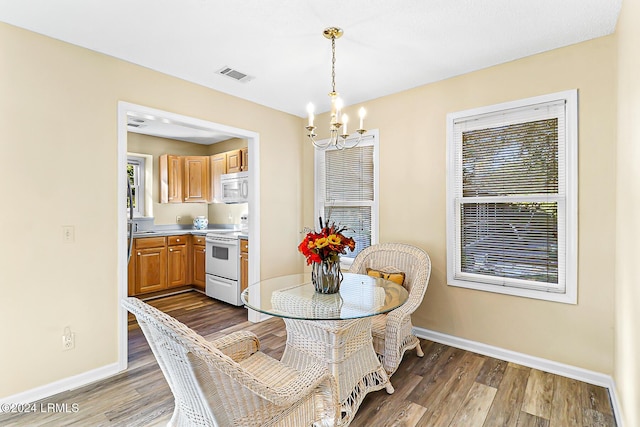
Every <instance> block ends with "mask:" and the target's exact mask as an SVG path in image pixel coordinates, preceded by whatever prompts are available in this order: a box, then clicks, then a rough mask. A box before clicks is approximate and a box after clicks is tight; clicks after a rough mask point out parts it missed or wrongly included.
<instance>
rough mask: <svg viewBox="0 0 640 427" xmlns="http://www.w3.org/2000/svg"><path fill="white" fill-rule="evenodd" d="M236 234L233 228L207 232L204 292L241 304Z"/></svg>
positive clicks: (231, 302) (218, 298) (225, 300)
mask: <svg viewBox="0 0 640 427" xmlns="http://www.w3.org/2000/svg"><path fill="white" fill-rule="evenodd" d="M238 234H239V233H238V232H237V231H234V230H221V231H214V232H211V233H207V237H206V249H205V251H206V252H205V254H206V262H205V272H206V276H207V283H206V287H205V294H206V295H207V296H209V297H211V298H215V299H217V300H220V301H224V302H226V303H229V304H233V305H236V306H240V305H242V301H241V300H240V282H239V278H240V277H239V276H240V273H239V270H240V250H239V248H240V246H239V242H238Z"/></svg>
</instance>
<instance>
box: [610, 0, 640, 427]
mask: <svg viewBox="0 0 640 427" xmlns="http://www.w3.org/2000/svg"><path fill="white" fill-rule="evenodd" d="M638 22H640V4H639V3H638V2H637V1H625V2H624V3H623V8H622V13H621V15H620V20H619V22H618V31H617V36H618V158H617V161H618V167H617V196H618V197H617V205H616V208H617V246H616V254H617V259H616V261H617V263H616V322H615V331H616V335H615V380H616V384H617V388H618V392H619V396H620V401H621V402H622V407H623V411H624V417H625V421H626V425H627V426H640V364H639V363H638V357H639V355H640V310H639V309H638V308H639V307H640V286H639V285H640V270H639V269H638V260H639V259H640V249H639V248H638V242H640V217H639V216H638V212H640V184H639V183H640V167H639V166H638V165H639V164H640V121H639V120H638V119H639V118H640V80H639V79H638V76H640V54H639V53H638V46H640V27H639V26H638Z"/></svg>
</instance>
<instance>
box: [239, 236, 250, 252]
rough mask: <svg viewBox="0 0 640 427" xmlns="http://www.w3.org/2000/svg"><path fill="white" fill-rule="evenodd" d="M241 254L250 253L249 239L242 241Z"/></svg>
mask: <svg viewBox="0 0 640 427" xmlns="http://www.w3.org/2000/svg"><path fill="white" fill-rule="evenodd" d="M240 252H249V241H248V240H247V239H240Z"/></svg>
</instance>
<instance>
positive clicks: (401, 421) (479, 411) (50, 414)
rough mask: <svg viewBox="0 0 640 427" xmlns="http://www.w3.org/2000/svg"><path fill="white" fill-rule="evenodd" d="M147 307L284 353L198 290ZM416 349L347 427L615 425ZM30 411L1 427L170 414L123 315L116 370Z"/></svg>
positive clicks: (162, 385) (163, 386) (570, 398)
mask: <svg viewBox="0 0 640 427" xmlns="http://www.w3.org/2000/svg"><path fill="white" fill-rule="evenodd" d="M149 303H150V304H151V305H153V306H155V307H157V308H159V309H160V310H162V311H164V312H166V313H169V314H170V315H172V316H173V317H175V318H177V319H178V320H180V321H182V322H183V323H185V324H186V325H188V326H189V327H191V328H192V329H194V330H195V331H197V332H198V333H200V334H201V335H203V336H204V337H206V338H208V339H215V338H218V337H219V336H222V335H225V334H227V333H230V332H232V331H236V330H242V329H246V330H251V331H253V332H254V333H255V334H256V335H258V337H259V338H260V342H261V349H262V351H264V352H265V353H267V354H269V355H271V356H273V357H276V358H280V356H281V355H282V352H283V351H284V345H285V339H286V331H285V327H284V322H283V321H282V320H281V319H270V320H268V321H266V322H262V323H259V324H252V323H249V322H247V321H246V319H247V313H246V310H245V309H244V308H239V307H234V306H231V305H228V304H224V303H220V302H217V301H215V300H213V299H210V298H208V297H206V296H204V295H202V294H200V293H197V292H188V293H183V294H179V295H173V296H170V297H164V298H159V299H155V300H151V301H149ZM422 348H423V350H424V353H425V356H424V357H423V358H418V357H417V356H416V353H415V351H410V352H408V353H407V354H405V356H404V359H403V362H402V364H401V365H400V368H399V369H398V371H397V372H396V373H395V374H394V375H393V377H392V378H391V381H392V383H393V386H394V387H395V389H396V391H395V393H394V394H393V395H388V394H387V393H386V391H384V390H381V391H378V392H375V393H370V394H369V395H367V397H366V398H365V400H364V402H363V403H362V406H361V407H360V409H359V411H358V413H357V415H356V417H355V419H354V421H353V422H352V423H351V425H352V426H354V427H364V426H367V427H374V426H375V427H377V426H429V427H431V426H434V427H435V426H448V427H454V426H456V427H457V426H459V427H476V426H477V427H497V426H514V427H534V426H535V427H566V426H598V427H608V426H615V425H616V424H615V420H614V417H613V415H612V410H611V404H610V400H609V395H608V392H607V390H606V389H605V388H602V387H597V386H593V385H590V384H586V383H583V382H579V381H575V380H572V379H568V378H564V377H560V376H558V375H552V374H548V373H545V372H542V371H539V370H536V369H531V368H527V367H524V366H520V365H516V364H513V363H508V362H504V361H502V360H497V359H493V358H491V357H486V356H481V355H478V354H475V353H471V352H468V351H464V350H460V349H457V348H453V347H448V346H446V345H442V344H438V343H435V342H431V341H425V340H422ZM56 404H57V405H58V406H57V407H55V406H51V405H56ZM74 404H75V405H76V406H74ZM35 405H36V406H35V408H36V409H37V410H38V412H35V413H24V414H0V426H30V427H31V426H33V427H36V426H127V427H134V426H164V425H166V423H167V422H168V420H169V418H170V417H171V413H172V411H173V396H172V395H171V392H170V390H169V387H168V385H167V383H166V381H165V380H164V377H163V376H162V372H161V371H160V368H159V367H158V365H157V363H156V361H155V358H154V357H153V354H152V353H151V350H150V349H149V346H148V345H147V342H146V340H145V338H144V336H143V335H142V332H141V330H140V328H139V327H138V326H137V323H136V322H135V320H133V317H132V316H131V315H130V321H129V367H128V369H127V370H126V371H125V372H123V373H121V374H119V375H116V376H114V377H111V378H109V379H107V380H103V381H99V382H97V383H94V384H91V385H88V386H85V387H82V388H79V389H76V390H71V391H67V392H64V393H60V394H58V395H55V396H52V397H50V398H47V399H44V400H43V401H41V402H36V403H35ZM43 405H44V406H43ZM47 408H49V410H47ZM61 411H62V412H61Z"/></svg>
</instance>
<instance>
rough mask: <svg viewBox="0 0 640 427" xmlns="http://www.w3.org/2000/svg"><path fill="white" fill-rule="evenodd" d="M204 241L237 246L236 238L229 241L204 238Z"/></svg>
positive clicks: (217, 244)
mask: <svg viewBox="0 0 640 427" xmlns="http://www.w3.org/2000/svg"><path fill="white" fill-rule="evenodd" d="M205 241H206V242H207V243H209V244H213V245H216V246H229V247H233V246H238V239H234V240H229V241H220V240H210V239H205Z"/></svg>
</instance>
